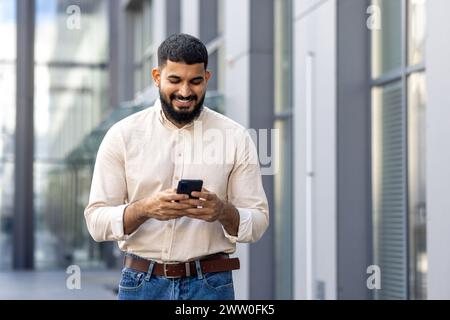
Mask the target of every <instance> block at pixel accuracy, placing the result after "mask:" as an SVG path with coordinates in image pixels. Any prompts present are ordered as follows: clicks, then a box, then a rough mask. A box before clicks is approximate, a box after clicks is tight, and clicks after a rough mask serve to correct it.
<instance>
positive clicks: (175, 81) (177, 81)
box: [169, 79, 180, 84]
mask: <svg viewBox="0 0 450 320" xmlns="http://www.w3.org/2000/svg"><path fill="white" fill-rule="evenodd" d="M169 82H170V83H173V84H176V83H180V80H174V79H169Z"/></svg>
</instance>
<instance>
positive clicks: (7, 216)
mask: <svg viewBox="0 0 450 320" xmlns="http://www.w3.org/2000/svg"><path fill="white" fill-rule="evenodd" d="M0 39H1V50H0V93H1V94H0V110H1V114H0V252H1V255H0V270H2V269H9V268H11V266H12V235H13V225H12V223H13V218H14V208H13V206H14V203H13V202H14V144H15V141H14V139H15V126H16V112H15V111H16V108H15V105H16V102H15V101H16V1H15V0H2V1H0Z"/></svg>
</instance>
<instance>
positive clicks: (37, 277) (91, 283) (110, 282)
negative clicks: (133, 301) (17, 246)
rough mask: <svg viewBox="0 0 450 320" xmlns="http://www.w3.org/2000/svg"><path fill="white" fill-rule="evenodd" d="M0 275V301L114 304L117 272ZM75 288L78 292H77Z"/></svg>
mask: <svg viewBox="0 0 450 320" xmlns="http://www.w3.org/2000/svg"><path fill="white" fill-rule="evenodd" d="M80 274H81V276H80V277H78V278H76V275H75V273H71V274H68V273H66V272H65V271H64V270H62V271H61V270H57V271H6V272H0V300H116V299H117V286H118V284H119V280H120V270H117V271H81V272H80ZM78 287H79V288H78Z"/></svg>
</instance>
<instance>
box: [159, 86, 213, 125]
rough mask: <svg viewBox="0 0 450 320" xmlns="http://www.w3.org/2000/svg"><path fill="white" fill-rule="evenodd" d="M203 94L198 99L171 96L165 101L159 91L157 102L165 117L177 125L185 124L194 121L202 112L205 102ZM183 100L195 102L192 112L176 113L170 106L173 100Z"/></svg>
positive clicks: (196, 97)
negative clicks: (159, 102)
mask: <svg viewBox="0 0 450 320" xmlns="http://www.w3.org/2000/svg"><path fill="white" fill-rule="evenodd" d="M205 95H206V93H205V94H203V96H202V97H201V98H200V100H199V99H198V96H197V95H191V96H189V97H187V98H183V97H180V96H178V95H176V94H171V95H170V98H169V99H166V97H165V96H164V95H163V94H162V92H161V90H159V100H161V106H162V109H163V111H164V113H165V114H166V117H168V118H169V119H171V120H174V121H175V122H177V123H179V124H187V123H189V122H192V121H193V120H194V119H196V118H197V117H198V116H199V115H200V113H201V112H202V110H203V102H204V101H205ZM177 98H178V99H180V98H181V99H184V100H188V101H194V102H197V103H196V104H195V106H194V109H193V110H192V111H184V110H182V111H177V110H175V107H174V106H173V104H172V101H173V100H175V99H177Z"/></svg>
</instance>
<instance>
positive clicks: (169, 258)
mask: <svg viewBox="0 0 450 320" xmlns="http://www.w3.org/2000/svg"><path fill="white" fill-rule="evenodd" d="M180 179H200V180H203V187H204V188H206V189H208V190H209V191H211V192H214V193H216V194H217V196H218V197H219V198H221V199H223V200H228V201H229V202H231V203H232V204H233V205H234V206H235V207H236V208H237V210H238V212H239V216H240V223H239V230H238V235H237V236H231V235H229V234H228V233H227V232H226V231H225V229H224V228H223V226H222V224H221V223H220V222H219V221H215V222H206V221H203V220H200V219H193V218H188V217H181V218H177V219H172V220H169V221H159V220H156V219H149V220H147V221H146V222H145V223H143V224H142V225H141V226H140V227H139V228H138V229H137V230H136V231H135V232H133V233H132V234H130V235H125V234H124V228H123V214H124V210H125V207H126V206H127V205H128V204H129V203H133V202H135V201H138V200H141V199H143V198H145V197H152V196H154V195H155V194H156V193H157V192H159V191H162V190H165V189H169V188H176V187H177V184H178V181H179V180H180ZM84 215H85V218H86V222H87V227H88V230H89V232H90V234H91V235H92V237H93V238H94V239H95V240H96V241H111V240H116V241H118V244H119V247H120V249H121V250H122V251H125V252H129V253H133V254H136V255H138V256H141V257H144V258H147V259H153V260H156V261H158V262H183V261H189V260H192V259H195V258H198V257H202V256H205V255H209V254H213V253H217V252H226V253H230V254H231V253H233V252H235V250H236V242H255V241H257V240H258V239H260V238H261V236H262V235H263V233H264V232H265V230H266V229H267V227H268V225H269V211H268V204H267V199H266V195H265V193H264V189H263V186H262V180H261V172H260V167H259V161H258V156H257V151H256V148H255V145H254V143H253V141H252V140H251V138H250V135H249V134H248V132H247V131H246V130H245V128H243V127H242V126H241V125H239V124H237V123H236V122H234V121H232V120H231V119H229V118H227V117H225V116H223V115H221V114H219V113H217V112H215V111H213V110H211V109H209V108H207V107H204V108H203V111H202V112H201V113H200V115H199V117H198V118H197V119H196V120H195V121H194V122H191V123H189V124H187V125H185V126H184V127H183V128H181V129H179V128H177V127H176V126H175V125H174V124H173V123H171V122H170V121H169V120H168V119H167V118H166V116H165V114H164V112H163V111H162V108H161V103H160V101H159V99H158V100H157V102H156V103H155V105H154V106H153V107H150V108H148V109H146V110H143V111H141V112H138V113H135V114H133V115H131V116H129V117H127V118H125V119H123V120H121V121H119V122H118V123H116V124H115V125H113V126H112V127H111V128H110V129H109V131H108V132H107V134H106V135H105V137H104V139H103V141H102V143H101V145H100V148H99V150H98V154H97V160H96V163H95V168H94V174H93V179H92V186H91V193H90V197H89V204H88V205H87V207H86V209H85V212H84Z"/></svg>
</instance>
